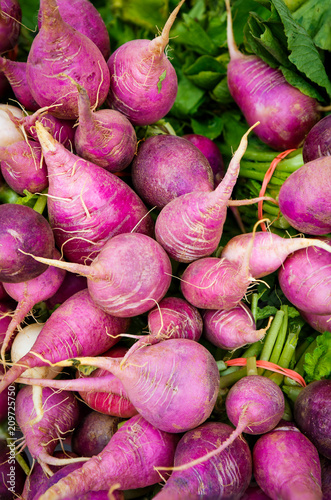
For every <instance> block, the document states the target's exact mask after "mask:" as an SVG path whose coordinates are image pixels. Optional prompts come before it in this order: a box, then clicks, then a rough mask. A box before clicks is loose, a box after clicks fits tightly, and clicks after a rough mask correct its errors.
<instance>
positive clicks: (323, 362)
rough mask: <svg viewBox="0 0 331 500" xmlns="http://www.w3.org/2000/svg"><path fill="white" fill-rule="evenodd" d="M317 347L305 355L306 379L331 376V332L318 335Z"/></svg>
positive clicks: (309, 380) (308, 380)
mask: <svg viewBox="0 0 331 500" xmlns="http://www.w3.org/2000/svg"><path fill="white" fill-rule="evenodd" d="M316 343H317V347H316V348H315V349H314V351H313V352H312V353H307V354H306V355H305V362H304V370H305V372H306V375H307V376H306V377H305V379H306V381H307V382H312V381H313V380H320V379H322V378H331V332H324V333H323V334H322V335H319V336H318V337H316Z"/></svg>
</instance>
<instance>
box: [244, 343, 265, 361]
mask: <svg viewBox="0 0 331 500" xmlns="http://www.w3.org/2000/svg"><path fill="white" fill-rule="evenodd" d="M262 348H263V342H262V341H261V340H258V341H257V342H254V344H251V345H250V346H249V347H248V349H247V350H246V351H245V352H244V353H243V354H242V355H241V357H242V358H249V357H250V356H255V357H256V358H257V357H258V356H259V355H260V353H261V351H262Z"/></svg>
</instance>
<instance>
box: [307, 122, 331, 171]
mask: <svg viewBox="0 0 331 500" xmlns="http://www.w3.org/2000/svg"><path fill="white" fill-rule="evenodd" d="M321 156H331V115H327V116H325V117H324V118H322V119H321V120H319V121H318V122H317V123H316V125H314V126H313V127H312V128H311V129H310V131H309V132H308V134H307V136H306V138H305V140H304V143H303V146H302V157H303V161H304V162H305V163H308V162H310V161H313V160H316V159H317V158H320V157H321Z"/></svg>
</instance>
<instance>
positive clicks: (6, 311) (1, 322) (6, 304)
mask: <svg viewBox="0 0 331 500" xmlns="http://www.w3.org/2000/svg"><path fill="white" fill-rule="evenodd" d="M8 298H9V297H8ZM16 305H17V304H16V302H15V301H11V300H3V299H2V300H1V301H0V347H2V344H3V341H4V339H5V336H6V331H7V328H8V326H9V325H10V322H11V319H12V315H13V313H14V311H15V308H16ZM9 347H10V345H9V346H8V348H9ZM0 415H1V411H0ZM0 420H2V419H1V418H0Z"/></svg>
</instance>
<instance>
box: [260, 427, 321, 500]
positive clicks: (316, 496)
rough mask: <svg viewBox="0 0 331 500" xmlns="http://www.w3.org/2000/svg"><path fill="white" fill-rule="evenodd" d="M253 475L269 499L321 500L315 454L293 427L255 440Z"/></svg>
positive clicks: (319, 469)
mask: <svg viewBox="0 0 331 500" xmlns="http://www.w3.org/2000/svg"><path fill="white" fill-rule="evenodd" d="M253 473H254V477H255V480H256V482H257V483H258V485H259V486H260V488H261V489H262V490H263V491H264V492H265V493H266V494H267V495H269V497H270V498H271V499H272V500H279V499H284V500H285V499H286V500H298V499H300V500H322V491H321V465H320V460H319V456H318V452H317V450H316V448H315V446H314V445H313V444H312V442H311V441H309V439H308V438H307V437H306V436H304V435H303V434H302V433H301V432H300V431H299V430H298V429H297V428H295V427H293V426H279V427H277V428H276V429H274V430H272V431H271V432H268V433H267V434H264V435H263V436H260V437H259V438H258V440H257V442H256V443H255V445H254V448H253Z"/></svg>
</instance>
